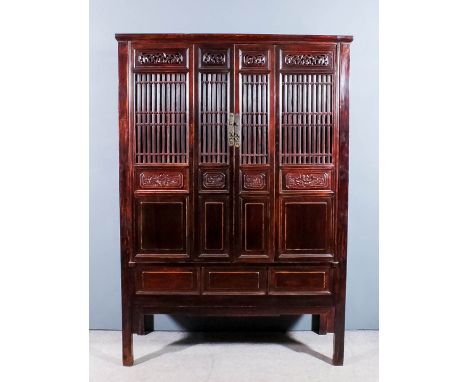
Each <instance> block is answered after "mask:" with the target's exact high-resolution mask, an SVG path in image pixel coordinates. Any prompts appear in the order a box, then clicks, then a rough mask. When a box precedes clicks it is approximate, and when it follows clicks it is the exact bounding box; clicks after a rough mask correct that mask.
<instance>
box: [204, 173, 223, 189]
mask: <svg viewBox="0 0 468 382" xmlns="http://www.w3.org/2000/svg"><path fill="white" fill-rule="evenodd" d="M225 186H226V175H224V173H222V172H205V173H204V174H203V187H205V188H224V187H225Z"/></svg>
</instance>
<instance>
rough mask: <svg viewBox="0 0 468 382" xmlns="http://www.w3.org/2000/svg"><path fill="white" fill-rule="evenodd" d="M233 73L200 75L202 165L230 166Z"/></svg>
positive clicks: (200, 152) (199, 138)
mask: <svg viewBox="0 0 468 382" xmlns="http://www.w3.org/2000/svg"><path fill="white" fill-rule="evenodd" d="M229 82H230V73H218V72H213V73H211V72H200V73H199V99H198V106H199V111H198V112H199V117H198V125H199V133H198V147H199V161H200V163H229V144H228V114H229V111H230V105H229V102H230V97H229V92H230V83H229Z"/></svg>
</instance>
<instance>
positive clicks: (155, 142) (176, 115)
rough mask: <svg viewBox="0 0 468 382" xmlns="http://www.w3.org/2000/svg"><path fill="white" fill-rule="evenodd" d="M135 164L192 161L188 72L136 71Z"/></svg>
mask: <svg viewBox="0 0 468 382" xmlns="http://www.w3.org/2000/svg"><path fill="white" fill-rule="evenodd" d="M134 76H135V87H134V89H135V90H134V93H135V163H137V164H150V163H188V104H187V103H188V102H187V91H188V83H187V74H186V73H135V75H134Z"/></svg>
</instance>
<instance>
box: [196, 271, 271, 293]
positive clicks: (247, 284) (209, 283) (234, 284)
mask: <svg viewBox="0 0 468 382" xmlns="http://www.w3.org/2000/svg"><path fill="white" fill-rule="evenodd" d="M202 290H203V294H238V295H249V294H265V293H266V269H265V268H262V267H243V268H240V267H236V268H231V267H229V268H225V267H205V268H203V287H202Z"/></svg>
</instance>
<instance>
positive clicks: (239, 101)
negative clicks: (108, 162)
mask: <svg viewBox="0 0 468 382" xmlns="http://www.w3.org/2000/svg"><path fill="white" fill-rule="evenodd" d="M116 38H117V40H118V54H119V133H120V203H121V204H120V208H121V263H122V308H123V309H122V311H123V362H124V365H132V364H133V352H132V334H133V333H138V334H143V333H144V332H146V331H148V330H150V329H151V327H150V325H148V322H149V320H148V316H149V315H152V314H156V313H177V314H197V315H220V316H223V315H241V316H249V315H250V316H255V315H266V316H267V315H278V314H313V315H317V317H318V318H319V330H318V331H319V333H320V334H324V333H327V332H333V333H334V354H333V363H334V364H335V365H341V364H342V363H343V343H344V306H345V284H346V244H347V238H346V237H347V198H348V77H349V45H350V42H351V41H352V37H350V36H287V35H180V34H164V35H133V34H132V35H116Z"/></svg>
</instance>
